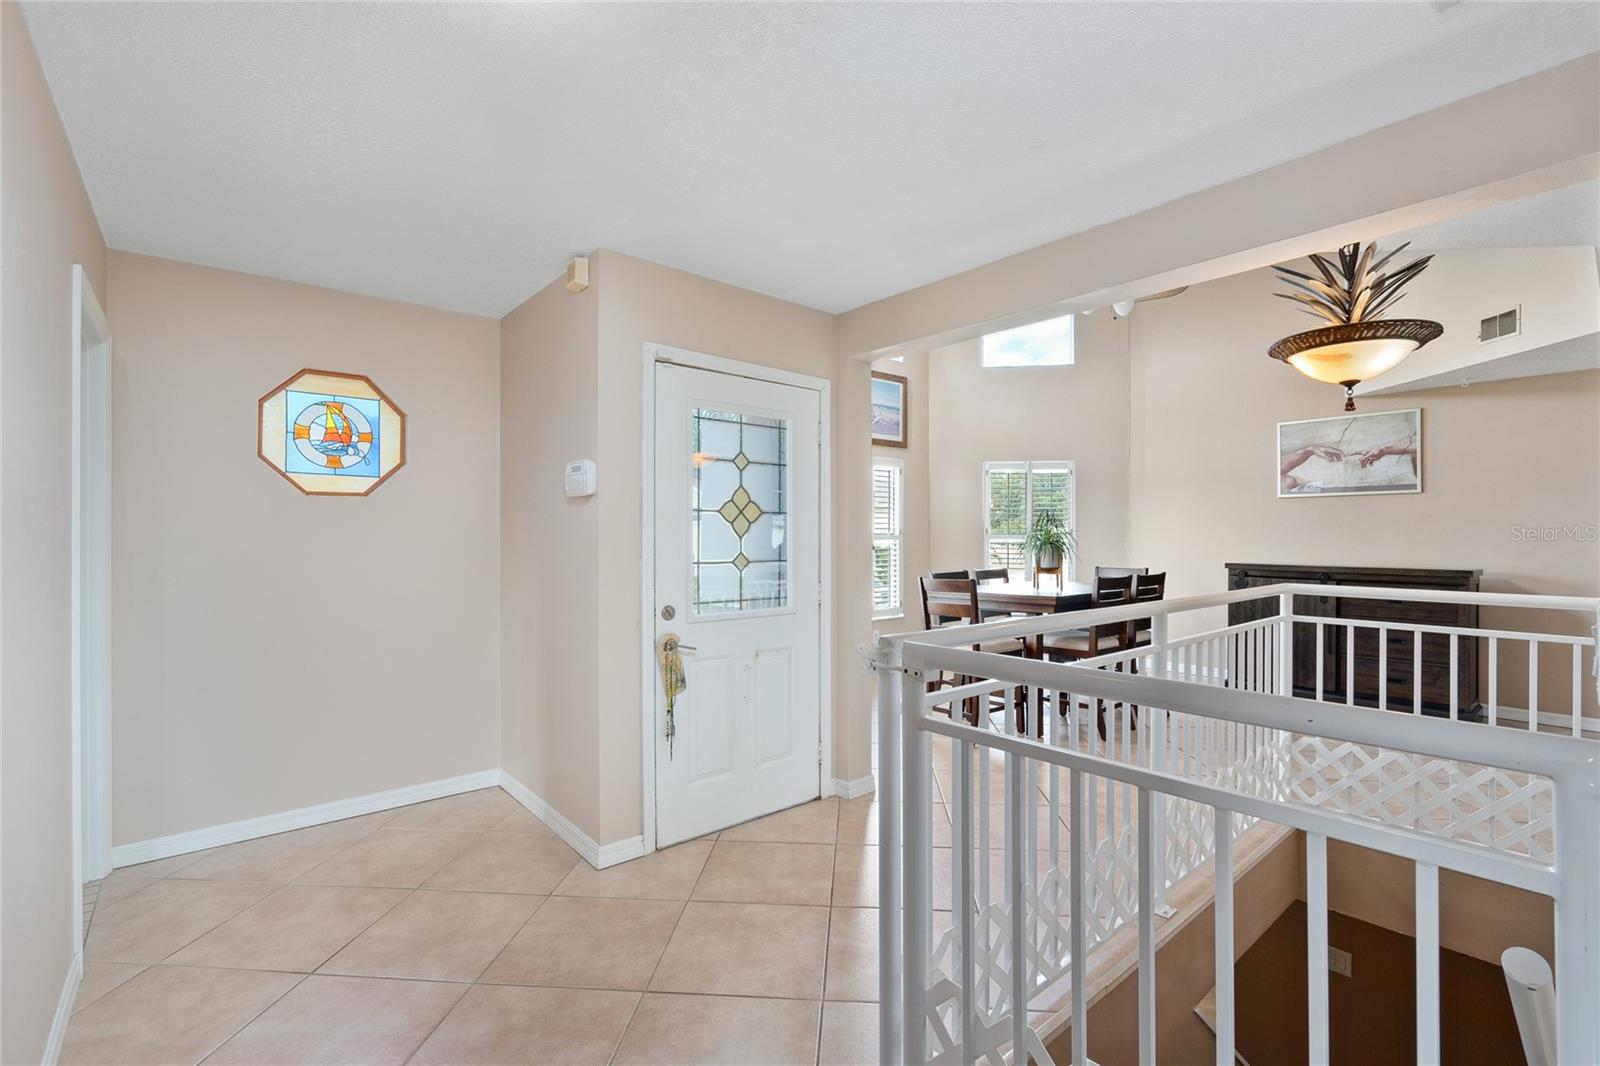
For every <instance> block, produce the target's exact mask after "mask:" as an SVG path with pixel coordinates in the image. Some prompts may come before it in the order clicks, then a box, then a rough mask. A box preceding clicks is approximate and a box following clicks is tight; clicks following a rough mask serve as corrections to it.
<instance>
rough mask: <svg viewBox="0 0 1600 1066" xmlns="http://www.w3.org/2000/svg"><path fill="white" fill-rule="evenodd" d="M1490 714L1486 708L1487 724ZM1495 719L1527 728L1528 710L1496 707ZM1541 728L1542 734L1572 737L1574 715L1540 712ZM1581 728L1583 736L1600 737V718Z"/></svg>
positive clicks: (1582, 724)
mask: <svg viewBox="0 0 1600 1066" xmlns="http://www.w3.org/2000/svg"><path fill="white" fill-rule="evenodd" d="M1488 714H1489V712H1488V709H1487V707H1486V708H1485V709H1484V719H1483V720H1484V721H1485V722H1487V721H1488V720H1489V717H1488ZM1494 717H1495V721H1497V722H1500V723H1502V724H1504V723H1506V722H1512V723H1515V724H1516V725H1521V726H1526V725H1527V724H1528V708H1526V707H1496V708H1495V712H1494ZM1539 726H1540V729H1539V732H1541V733H1548V732H1552V731H1553V732H1556V733H1565V734H1567V735H1568V736H1571V735H1572V715H1570V714H1552V713H1551V712H1549V711H1540V712H1539ZM1579 728H1580V729H1582V730H1583V735H1584V736H1589V737H1593V736H1600V718H1585V719H1584V720H1583V721H1582V723H1581V724H1580V725H1579Z"/></svg>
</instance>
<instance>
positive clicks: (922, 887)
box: [880, 648, 933, 1066]
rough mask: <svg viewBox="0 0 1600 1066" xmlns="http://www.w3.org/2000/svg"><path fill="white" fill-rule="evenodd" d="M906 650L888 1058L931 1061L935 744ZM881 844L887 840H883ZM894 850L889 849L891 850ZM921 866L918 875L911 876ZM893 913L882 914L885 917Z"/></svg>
mask: <svg viewBox="0 0 1600 1066" xmlns="http://www.w3.org/2000/svg"><path fill="white" fill-rule="evenodd" d="M907 650H908V649H902V658H903V660H905V661H904V662H903V667H902V673H901V676H900V692H901V698H900V703H901V707H900V722H901V744H900V749H901V753H902V757H901V765H902V767H903V769H904V774H903V778H904V781H903V788H902V790H901V815H902V822H903V824H904V827H905V836H904V844H903V846H902V849H901V854H900V862H899V863H898V864H897V865H898V867H899V869H900V871H901V876H900V878H899V881H900V895H901V914H900V918H901V923H900V924H901V930H902V932H901V944H902V945H903V948H902V951H901V953H900V955H899V956H898V957H895V958H891V959H889V960H887V961H888V962H889V963H891V964H895V963H898V964H899V966H900V967H901V970H902V976H901V980H900V984H901V1002H902V1004H903V1006H902V1008H901V1017H900V1019H899V1021H900V1043H901V1046H902V1049H903V1050H902V1053H901V1055H900V1057H899V1058H898V1059H896V1058H890V1059H889V1060H888V1061H889V1062H891V1063H894V1062H905V1063H917V1064H919V1066H920V1064H921V1063H925V1062H927V1061H928V1048H927V1033H928V973H927V969H928V954H929V944H928V924H927V919H928V913H929V894H930V892H931V885H930V884H929V879H928V878H927V877H924V876H922V861H923V858H924V857H925V856H926V855H927V853H928V849H929V848H930V846H931V836H932V826H931V825H930V824H929V818H930V816H931V815H932V811H931V809H930V806H931V805H930V802H929V798H928V787H929V781H930V778H931V776H932V773H933V771H932V766H931V764H932V758H933V756H932V744H931V743H930V742H929V739H928V734H927V732H926V731H925V730H923V729H921V728H919V722H920V719H921V718H922V691H923V683H922V672H923V669H922V668H923V666H924V658H923V656H922V655H921V653H919V652H918V651H917V650H916V649H914V648H912V649H909V651H910V654H909V655H906V654H905V652H906V651H907ZM880 846H883V842H881V841H880ZM886 850H888V849H886ZM913 869H914V870H915V876H905V875H906V874H907V873H909V872H911V871H912V870H913ZM887 917H888V916H885V915H880V920H887Z"/></svg>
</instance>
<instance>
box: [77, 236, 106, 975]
mask: <svg viewBox="0 0 1600 1066" xmlns="http://www.w3.org/2000/svg"><path fill="white" fill-rule="evenodd" d="M71 310H72V353H71V358H72V886H73V887H72V891H73V908H72V930H73V936H74V937H75V939H74V941H73V945H74V949H75V950H76V949H78V948H79V947H81V945H82V943H83V930H82V922H83V884H84V882H85V881H98V880H99V879H100V878H102V877H104V876H105V875H106V874H108V873H110V872H111V750H110V741H111V710H110V693H109V680H110V678H109V673H110V665H109V660H110V654H109V643H108V641H109V632H110V617H109V610H108V603H109V599H110V587H109V586H110V570H111V559H110V546H111V540H110V529H111V514H110V509H111V489H110V477H111V327H110V325H109V324H108V323H107V321H106V315H105V311H104V309H103V308H102V306H101V304H100V300H99V298H98V297H97V296H96V295H95V291H94V286H93V285H91V284H90V282H89V278H88V275H87V274H85V273H84V269H83V267H81V266H79V265H77V264H74V265H73V267H72V308H71ZM86 441H87V442H88V444H89V446H90V447H92V448H93V449H94V450H95V452H96V453H98V454H97V455H94V456H91V455H89V454H86V453H85V442H86ZM91 462H95V463H96V464H97V465H98V467H99V470H100V472H101V478H102V479H103V480H102V481H101V482H99V483H97V484H88V485H86V483H85V479H86V474H87V471H88V470H90V469H91ZM90 490H93V491H90ZM91 550H92V551H96V552H97V554H98V555H99V559H98V565H95V566H87V565H86V562H87V554H88V552H89V551H91Z"/></svg>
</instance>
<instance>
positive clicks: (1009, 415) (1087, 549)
mask: <svg viewBox="0 0 1600 1066" xmlns="http://www.w3.org/2000/svg"><path fill="white" fill-rule="evenodd" d="M1143 306H1144V305H1143V304H1141V305H1140V307H1141V308H1142V307H1143ZM1074 329H1075V330H1076V337H1075V342H1074V349H1075V357H1074V358H1075V361H1074V364H1073V365H1072V366H1070V367H990V368H985V367H984V366H983V364H982V350H981V342H979V341H964V342H962V343H960V344H955V345H950V346H948V347H945V348H937V349H934V350H933V351H932V352H930V353H929V354H928V370H929V373H928V377H929V380H930V388H929V406H930V409H931V410H930V415H929V417H930V419H931V425H930V426H929V429H930V431H931V439H932V445H931V448H932V452H931V454H930V466H931V468H932V469H933V470H937V471H938V472H939V476H938V477H936V478H933V479H931V483H930V486H929V497H930V501H931V505H930V507H929V512H930V514H931V516H932V528H931V542H932V547H931V552H930V559H931V562H932V565H933V567H934V568H935V569H940V570H944V569H960V568H962V567H967V568H971V567H976V566H981V565H985V563H984V554H983V521H984V519H983V464H984V463H985V462H996V461H1005V460H1019V459H1030V460H1041V459H1043V460H1050V459H1071V460H1073V461H1074V463H1075V464H1076V474H1077V498H1076V501H1075V510H1076V511H1077V528H1076V530H1075V532H1076V533H1077V537H1078V556H1077V567H1078V569H1077V572H1078V573H1079V574H1080V575H1082V574H1087V573H1093V567H1094V566H1096V565H1100V566H1117V565H1124V564H1126V563H1127V561H1128V554H1127V552H1128V320H1127V319H1116V318H1113V317H1112V316H1111V313H1110V312H1109V311H1106V310H1102V311H1098V312H1096V313H1095V314H1092V315H1079V316H1078V320H1077V322H1076V324H1075V326H1074Z"/></svg>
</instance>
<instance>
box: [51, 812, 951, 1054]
mask: <svg viewBox="0 0 1600 1066" xmlns="http://www.w3.org/2000/svg"><path fill="white" fill-rule="evenodd" d="M935 810H936V812H937V813H938V814H939V815H941V816H943V812H944V805H943V804H942V803H941V802H938V797H936V802H935ZM876 818H877V810H876V807H875V806H874V804H873V799H872V797H870V796H868V797H863V798H861V799H857V800H848V801H841V800H836V799H824V800H817V801H814V802H812V803H808V804H805V805H803V806H800V807H796V808H793V809H791V810H788V811H783V812H780V813H778V814H774V815H771V816H769V817H767V818H763V819H759V820H757V821H754V822H749V823H746V824H744V825H742V826H737V827H735V828H733V829H730V830H727V831H725V832H723V833H721V834H720V835H713V836H711V837H707V838H704V839H701V840H695V841H691V842H689V843H685V844H680V845H678V846H677V847H674V848H669V849H667V850H664V851H660V852H657V853H655V854H654V855H650V856H648V857H646V858H642V859H638V860H635V861H633V862H629V863H624V864H623V865H621V866H616V867H612V868H611V869H608V870H602V871H596V870H594V869H592V868H590V867H589V865H588V864H587V863H586V862H584V861H583V860H582V859H581V858H579V856H578V855H577V853H576V852H574V851H573V850H572V849H571V848H569V847H568V846H567V845H566V844H565V843H564V842H563V841H562V840H561V839H560V838H559V837H557V836H556V835H555V834H554V833H552V832H551V831H550V830H549V829H547V828H545V826H544V825H543V824H542V823H541V822H539V821H538V820H537V819H535V818H533V817H532V816H530V815H529V814H528V813H527V812H526V811H525V810H523V808H521V807H520V806H519V805H518V804H517V803H516V801H514V800H513V799H511V797H510V796H508V795H507V794H505V793H504V792H501V791H500V790H498V789H487V790H484V791H481V792H473V793H468V794H465V795H461V796H453V797H450V798H447V799H441V800H434V801H432V802H429V803H422V804H417V805H415V806H412V807H406V808H402V809H400V810H395V811H386V812H383V813H381V814H374V815H368V816H365V817H362V818H357V819H352V820H350V821H347V822H340V823H335V824H332V825H325V826H317V827H315V828H311V829H303V830H299V831H297V832H292V833H283V834H280V835H278V836H273V837H267V838H263V839H261V840H255V841H248V842H246V843H242V844H234V845H230V846H228V847H224V848H217V849H215V850H213V851H209V852H205V853H201V854H194V855H184V856H178V857H175V858H171V859H163V860H160V861H158V862H154V863H147V864H145V865H143V866H136V867H129V868H124V869H121V870H117V871H115V872H114V873H113V874H112V875H111V876H110V877H108V878H107V879H106V880H105V881H104V882H103V883H102V884H101V885H100V886H99V889H98V896H97V900H96V902H95V906H94V911H93V914H92V917H91V921H90V926H89V932H88V946H87V949H86V959H87V962H86V964H85V972H84V979H83V985H82V987H81V989H80V990H79V993H78V1000H77V1003H76V1004H75V1007H74V1014H73V1017H72V1023H71V1026H70V1028H69V1029H68V1032H67V1039H66V1046H65V1048H64V1050H63V1053H62V1056H61V1061H62V1062H63V1063H83V1062H94V1063H113V1062H114V1063H180V1064H191V1063H199V1062H207V1063H247V1062H248V1063H309V1062H319V1063H321V1062H327V1063H351V1062H361V1063H403V1062H408V1061H409V1062H416V1063H424V1062H427V1063H498V1062H508V1063H510V1062H526V1063H557V1062H559V1063H587V1062H593V1063H608V1062H618V1063H622V1062H628V1063H639V1062H644V1063H670V1062H684V1063H690V1062H692V1063H714V1062H727V1063H761V1062H785V1063H787V1062H795V1063H863V1062H871V1061H873V1060H875V1059H876V1057H877V1055H876V1049H877V1008H876V1005H875V1003H874V1000H876V998H877V981H878V978H877V935H878V921H877V911H876V909H875V907H876V904H877V847H876V843H877V835H876V834H877V822H876ZM946 832H947V830H946ZM945 843H948V841H947V840H946V841H945Z"/></svg>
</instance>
